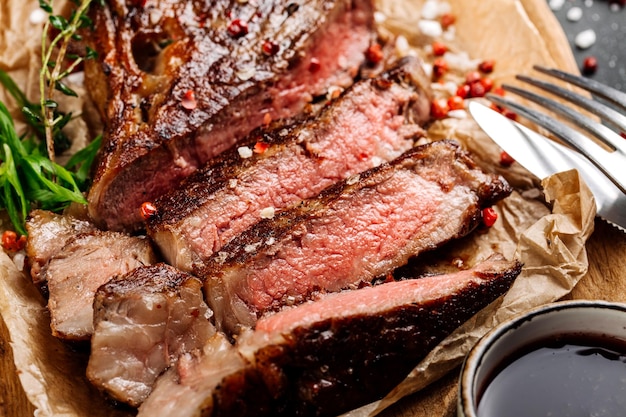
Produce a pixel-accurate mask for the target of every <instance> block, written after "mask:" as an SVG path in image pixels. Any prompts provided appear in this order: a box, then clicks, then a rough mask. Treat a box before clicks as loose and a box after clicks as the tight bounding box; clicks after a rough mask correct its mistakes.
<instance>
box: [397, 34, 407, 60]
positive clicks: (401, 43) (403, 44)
mask: <svg viewBox="0 0 626 417" xmlns="http://www.w3.org/2000/svg"><path fill="white" fill-rule="evenodd" d="M409 48H410V46H409V41H408V40H407V39H406V38H405V37H404V36H402V35H400V36H398V37H397V38H396V53H397V54H398V55H399V56H406V55H407V54H408V53H409Z"/></svg>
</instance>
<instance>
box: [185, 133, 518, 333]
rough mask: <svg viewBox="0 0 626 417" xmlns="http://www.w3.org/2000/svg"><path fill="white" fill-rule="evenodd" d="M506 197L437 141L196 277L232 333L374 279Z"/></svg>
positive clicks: (268, 226) (263, 231) (245, 241)
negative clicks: (277, 312)
mask: <svg viewBox="0 0 626 417" xmlns="http://www.w3.org/2000/svg"><path fill="white" fill-rule="evenodd" d="M510 192H511V189H510V187H509V186H508V184H507V183H506V181H505V180H504V179H503V178H502V177H499V176H496V175H490V174H485V173H483V172H482V171H481V170H480V169H478V168H477V167H476V165H475V164H474V162H473V161H472V160H471V159H470V158H469V155H468V154H467V153H465V152H464V151H462V150H461V149H460V148H459V147H458V145H456V144H454V143H452V142H449V141H441V142H434V143H431V144H428V145H424V146H419V147H416V148H413V149H411V150H409V151H408V152H406V153H405V154H403V155H402V156H401V157H399V158H397V159H395V160H394V161H392V162H391V163H390V164H384V165H381V166H379V167H377V168H373V169H371V170H369V171H366V172H364V173H362V174H360V176H357V177H351V178H349V179H347V180H345V181H343V182H341V183H338V184H337V185H336V186H333V187H331V188H328V189H326V190H325V191H323V192H322V193H321V194H320V195H319V196H318V197H316V198H314V199H310V200H305V201H304V202H302V203H301V204H300V205H298V206H297V207H292V208H290V209H288V210H285V211H282V212H280V213H278V214H277V215H276V216H275V217H274V218H273V219H264V220H262V221H261V222H259V223H257V224H256V225H255V226H253V227H252V228H250V229H248V230H247V231H245V232H244V233H242V234H241V235H239V236H237V237H236V238H235V239H233V240H231V241H230V243H228V244H227V245H226V246H224V247H223V248H222V249H221V250H220V251H219V252H217V253H216V254H215V255H213V256H212V257H211V259H210V260H209V261H208V262H207V264H206V265H205V266H204V267H202V268H201V269H199V270H198V272H197V274H198V276H200V277H203V278H204V279H205V293H206V297H207V300H208V302H209V305H210V306H211V308H212V309H213V311H214V312H215V315H216V324H217V326H218V328H220V329H224V330H225V331H227V332H236V331H238V329H239V327H240V326H253V325H254V323H255V321H256V319H257V318H258V317H260V316H261V315H262V314H263V313H265V312H268V311H273V310H278V309H280V308H282V307H283V306H286V305H294V304H299V303H301V302H303V301H305V300H307V299H309V298H311V297H312V296H313V295H314V294H315V293H317V292H334V291H340V290H342V289H346V288H354V287H356V286H359V285H361V284H363V283H368V282H371V281H372V280H373V279H374V278H376V277H378V276H383V275H386V274H387V273H389V272H391V271H393V269H395V268H397V267H399V266H401V265H404V264H405V263H406V262H407V261H408V259H409V258H410V257H411V256H415V255H417V254H419V253H421V252H423V251H426V250H429V249H433V248H435V247H438V246H440V245H441V244H443V243H445V242H447V241H449V240H450V239H453V238H458V237H461V236H464V235H466V234H467V233H469V232H470V231H471V230H472V229H473V228H474V227H475V226H476V225H477V224H478V222H479V221H480V219H481V213H482V212H481V208H483V207H485V206H488V205H491V204H493V203H494V202H495V201H497V200H499V199H501V198H504V197H505V196H507V195H508V194H509V193H510Z"/></svg>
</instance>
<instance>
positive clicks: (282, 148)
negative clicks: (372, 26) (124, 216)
mask: <svg viewBox="0 0 626 417" xmlns="http://www.w3.org/2000/svg"><path fill="white" fill-rule="evenodd" d="M423 79H424V75H423V72H422V70H421V65H420V63H419V62H418V60H417V59H415V58H408V59H406V60H405V61H403V62H402V63H401V64H400V65H399V66H398V67H396V68H395V69H393V70H391V71H389V72H387V73H386V74H385V75H383V76H381V77H380V78H376V79H369V80H363V81H360V82H358V83H356V84H355V85H353V86H352V87H351V88H349V89H348V90H346V91H345V93H344V94H343V95H342V96H341V97H339V98H338V99H336V100H334V101H332V102H331V104H330V105H329V106H328V107H326V108H325V109H324V110H323V111H322V112H321V113H320V114H319V115H317V116H315V117H311V118H310V119H308V120H306V121H304V122H303V123H296V124H294V125H290V126H285V127H281V126H279V127H275V128H273V129H259V130H256V131H254V132H253V134H252V135H251V136H250V137H249V138H248V139H246V141H244V142H243V143H241V144H240V147H239V149H232V150H230V151H227V152H225V153H223V154H222V155H221V156H220V157H218V158H216V159H215V160H213V161H212V162H211V163H210V164H209V165H207V166H205V167H203V168H202V169H200V170H199V171H198V172H196V173H195V174H194V175H192V176H191V177H190V178H188V179H187V180H186V181H185V182H184V183H183V185H182V188H180V189H177V190H175V191H172V192H170V193H169V194H166V195H165V196H163V197H162V198H160V199H158V200H157V201H156V202H155V206H156V209H157V211H156V215H154V216H152V217H151V218H150V219H149V221H148V233H149V235H150V236H151V237H152V238H153V240H154V241H155V242H156V243H157V244H158V245H159V247H160V249H161V252H162V253H163V254H164V256H165V258H166V259H167V260H168V261H169V262H170V263H171V264H173V265H175V266H177V267H178V268H181V269H183V270H187V271H190V270H192V268H193V264H197V263H201V262H204V261H206V260H207V259H208V258H209V257H210V256H211V255H212V254H213V253H214V252H215V251H218V250H219V249H220V248H221V247H222V246H223V245H224V244H225V243H227V242H228V241H230V240H231V239H232V238H233V237H234V236H236V235H238V234H239V233H241V232H243V231H244V230H245V229H247V228H248V227H250V226H251V225H253V224H254V223H256V222H258V221H259V220H261V218H262V216H263V214H264V213H265V212H267V213H268V214H266V216H272V215H273V214H272V213H273V211H274V210H277V209H280V208H284V207H285V206H287V205H289V204H292V203H294V202H297V201H299V200H302V199H305V198H309V197H313V196H316V195H317V194H319V192H320V191H322V190H323V189H324V188H327V187H329V186H330V185H332V184H334V183H336V182H337V181H340V180H343V179H345V178H347V177H348V176H350V175H353V174H356V173H358V172H361V171H365V170H366V169H369V168H372V167H373V166H376V165H379V164H380V163H382V162H384V161H387V162H388V161H390V160H392V159H394V158H396V157H397V156H399V155H400V154H401V153H403V152H404V151H406V150H408V149H409V148H411V147H412V146H413V143H414V139H416V138H417V137H419V136H421V135H422V129H421V127H420V126H419V123H420V122H424V121H425V120H426V119H427V118H428V115H429V110H430V100H429V98H428V94H427V93H426V91H425V90H424V89H423V88H422V85H423V84H424V82H423ZM254 150H256V152H255V151H254ZM240 152H249V155H250V156H249V157H246V158H243V157H242V156H241V155H240ZM244 156H247V155H246V154H245V153H244Z"/></svg>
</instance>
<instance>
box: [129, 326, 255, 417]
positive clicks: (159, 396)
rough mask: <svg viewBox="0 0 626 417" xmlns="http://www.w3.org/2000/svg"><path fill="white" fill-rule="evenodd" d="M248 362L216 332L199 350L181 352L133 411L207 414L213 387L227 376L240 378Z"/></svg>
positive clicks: (179, 414)
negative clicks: (175, 361)
mask: <svg viewBox="0 0 626 417" xmlns="http://www.w3.org/2000/svg"><path fill="white" fill-rule="evenodd" d="M249 366H250V364H249V363H248V362H247V361H246V360H245V359H244V358H243V356H241V355H240V354H239V352H238V351H237V349H236V348H234V347H233V345H231V344H230V342H229V341H228V339H227V338H226V337H225V336H224V335H223V334H222V333H219V332H218V333H216V334H215V335H214V336H213V337H211V338H210V339H208V341H207V343H206V344H205V346H204V347H203V348H202V350H200V351H198V352H192V353H188V354H185V355H183V356H181V357H180V359H179V360H178V362H177V363H176V365H174V366H172V367H171V368H170V369H169V370H168V371H167V372H165V373H164V374H163V375H162V376H161V377H159V379H157V381H156V384H155V386H154V389H153V391H152V393H151V394H150V396H149V397H148V398H147V399H146V401H145V402H144V403H143V404H141V406H140V407H139V413H138V414H137V415H138V417H139V416H145V417H152V416H155V417H156V416H168V417H169V416H180V417H186V416H201V415H202V416H204V415H207V416H208V415H210V412H211V410H212V409H213V391H214V389H215V387H216V386H217V385H218V384H219V383H220V382H222V380H223V379H224V378H226V377H228V376H231V378H232V376H233V375H241V377H242V378H244V377H245V376H246V369H247V368H248V367H249ZM202 410H205V411H207V414H203V413H202ZM236 415H238V414H237V413H234V414H233V416H236Z"/></svg>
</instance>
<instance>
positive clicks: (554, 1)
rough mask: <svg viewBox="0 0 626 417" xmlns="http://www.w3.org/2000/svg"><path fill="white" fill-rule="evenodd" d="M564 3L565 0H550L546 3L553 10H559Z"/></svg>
mask: <svg viewBox="0 0 626 417" xmlns="http://www.w3.org/2000/svg"><path fill="white" fill-rule="evenodd" d="M564 4H565V0H550V2H549V3H548V5H549V6H550V9H551V10H554V11H557V10H561V9H562V8H563V5H564Z"/></svg>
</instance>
